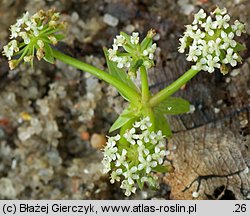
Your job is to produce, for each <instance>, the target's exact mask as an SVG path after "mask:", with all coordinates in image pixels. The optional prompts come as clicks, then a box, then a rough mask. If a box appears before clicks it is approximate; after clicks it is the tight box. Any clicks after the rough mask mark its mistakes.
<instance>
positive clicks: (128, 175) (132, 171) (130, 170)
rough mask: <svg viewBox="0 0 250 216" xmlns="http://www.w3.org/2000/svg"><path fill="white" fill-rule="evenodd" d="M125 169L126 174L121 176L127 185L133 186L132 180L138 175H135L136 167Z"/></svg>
mask: <svg viewBox="0 0 250 216" xmlns="http://www.w3.org/2000/svg"><path fill="white" fill-rule="evenodd" d="M126 168H127V170H126V172H124V173H122V174H123V176H124V177H125V178H126V180H127V181H128V183H129V184H130V185H133V184H134V180H135V179H138V178H139V175H138V174H136V172H137V167H136V166H133V167H131V168H129V167H128V166H127V167H126Z"/></svg>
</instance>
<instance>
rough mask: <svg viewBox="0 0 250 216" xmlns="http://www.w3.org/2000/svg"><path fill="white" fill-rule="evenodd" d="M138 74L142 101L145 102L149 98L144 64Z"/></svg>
mask: <svg viewBox="0 0 250 216" xmlns="http://www.w3.org/2000/svg"><path fill="white" fill-rule="evenodd" d="M140 75H141V92H142V102H143V103H146V102H147V101H148V99H149V88H148V76H147V71H146V68H145V67H144V66H141V67H140Z"/></svg>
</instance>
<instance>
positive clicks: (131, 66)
mask: <svg viewBox="0 0 250 216" xmlns="http://www.w3.org/2000/svg"><path fill="white" fill-rule="evenodd" d="M64 28H65V23H63V22H61V21H60V15H59V13H56V12H55V11H54V10H49V11H47V12H45V11H43V10H41V11H39V12H38V13H36V14H34V15H32V16H30V15H29V13H28V12H26V13H25V14H24V15H23V17H22V18H20V19H18V20H17V22H16V24H14V25H12V26H11V27H10V31H11V35H10V39H11V41H10V42H9V43H8V44H7V45H6V46H4V48H3V49H4V50H3V55H5V56H6V57H7V58H8V60H9V67H10V69H14V68H15V67H17V66H18V64H19V63H20V62H22V61H24V62H29V63H30V64H31V65H32V66H33V59H34V58H35V57H37V59H38V60H41V59H44V60H46V61H47V62H49V63H54V61H55V59H57V60H59V61H62V62H64V63H66V64H68V65H71V66H73V67H75V68H77V69H80V70H83V71H86V72H88V73H90V74H92V75H94V76H96V77H98V78H100V79H102V80H104V81H106V82H107V83H109V84H110V85H112V86H114V87H115V88H116V89H117V90H118V91H119V93H120V94H121V96H122V97H123V98H124V99H125V100H126V101H128V102H129V105H128V107H127V108H126V109H125V110H124V111H123V112H122V114H121V115H120V116H119V117H118V119H117V120H116V121H115V122H114V124H113V125H112V127H111V128H110V132H113V131H117V135H115V136H113V137H108V141H107V144H106V146H105V148H104V158H103V160H102V163H103V165H104V172H105V173H110V182H111V183H114V182H115V181H118V182H119V181H120V182H121V188H122V189H124V190H125V195H127V196H129V195H131V193H135V191H136V186H138V187H139V188H140V189H142V188H143V186H144V185H145V184H147V185H148V186H150V187H153V188H155V187H157V177H156V175H154V172H168V171H169V170H170V167H169V166H167V165H166V164H164V157H165V156H166V155H167V153H168V151H166V145H165V142H166V138H169V137H171V135H172V134H171V129H170V126H169V124H168V122H167V121H166V118H165V115H172V114H181V113H186V112H188V111H189V108H190V105H189V102H188V101H186V100H184V99H181V98H176V97H171V95H172V94H174V93H175V92H176V91H177V90H178V89H180V88H181V87H182V86H183V85H184V84H185V83H187V82H188V81H189V80H190V79H192V78H193V77H194V76H195V75H196V74H197V73H199V72H200V71H208V72H210V73H211V72H214V70H215V69H216V68H218V69H220V71H221V73H223V74H226V73H228V65H231V66H232V67H234V66H236V65H237V63H238V62H241V56H240V54H239V52H240V51H242V50H244V49H245V46H244V45H243V44H241V43H239V42H237V41H236V39H237V37H239V36H241V34H242V33H245V32H246V31H245V25H244V24H242V23H241V22H239V21H238V20H236V21H234V22H233V23H232V22H230V16H229V15H228V14H227V10H226V9H220V8H218V7H217V8H216V9H215V10H214V11H213V12H212V13H211V14H207V13H205V11H204V10H203V9H201V10H200V11H199V12H198V13H197V14H195V17H194V21H193V22H192V24H191V25H187V26H186V31H185V32H184V35H183V37H182V38H180V46H179V52H180V53H184V52H185V51H187V60H188V61H191V62H194V64H193V65H192V66H191V68H190V69H189V70H188V71H187V72H185V73H184V74H183V75H182V76H181V77H179V78H178V79H177V80H176V81H174V82H173V83H171V84H170V85H169V86H167V87H166V88H165V89H163V90H161V91H160V92H158V93H156V94H155V95H153V94H152V93H151V92H150V90H149V85H148V75H147V71H148V69H150V68H152V67H154V52H155V50H156V44H155V43H153V37H154V35H155V31H154V30H150V31H149V32H148V34H147V36H146V37H145V38H144V39H143V40H140V38H139V33H137V32H134V33H132V35H128V34H126V33H124V32H121V33H120V35H118V36H116V38H115V39H114V43H113V45H112V48H110V49H104V53H105V57H106V61H107V66H108V72H105V71H103V70H100V69H98V68H96V67H94V66H92V65H89V64H86V63H84V62H82V61H79V60H77V59H75V58H72V57H70V56H68V55H65V54H63V53H61V52H60V51H58V50H57V49H55V45H56V44H57V43H58V41H60V40H62V39H63V38H64V35H63V34H61V33H60V32H61V30H63V29H64ZM137 75H139V76H140V81H141V86H140V87H138V86H136V84H135V83H134V79H133V78H134V77H137Z"/></svg>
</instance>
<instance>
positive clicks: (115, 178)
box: [110, 169, 122, 184]
mask: <svg viewBox="0 0 250 216" xmlns="http://www.w3.org/2000/svg"><path fill="white" fill-rule="evenodd" d="M121 174H122V169H117V170H115V171H113V172H112V173H111V175H110V183H111V184H114V183H115V181H118V182H119V181H120V179H121V178H120V176H119V175H121Z"/></svg>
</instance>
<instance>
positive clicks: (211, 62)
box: [207, 55, 220, 73]
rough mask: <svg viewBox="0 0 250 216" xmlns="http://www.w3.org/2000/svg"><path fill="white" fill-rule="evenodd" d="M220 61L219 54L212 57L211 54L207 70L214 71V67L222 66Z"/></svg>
mask: <svg viewBox="0 0 250 216" xmlns="http://www.w3.org/2000/svg"><path fill="white" fill-rule="evenodd" d="M219 61H220V59H219V57H218V56H215V57H212V56H211V55H208V56H207V71H208V72H209V73H212V72H214V68H220V64H219V63H218V62H219Z"/></svg>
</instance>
